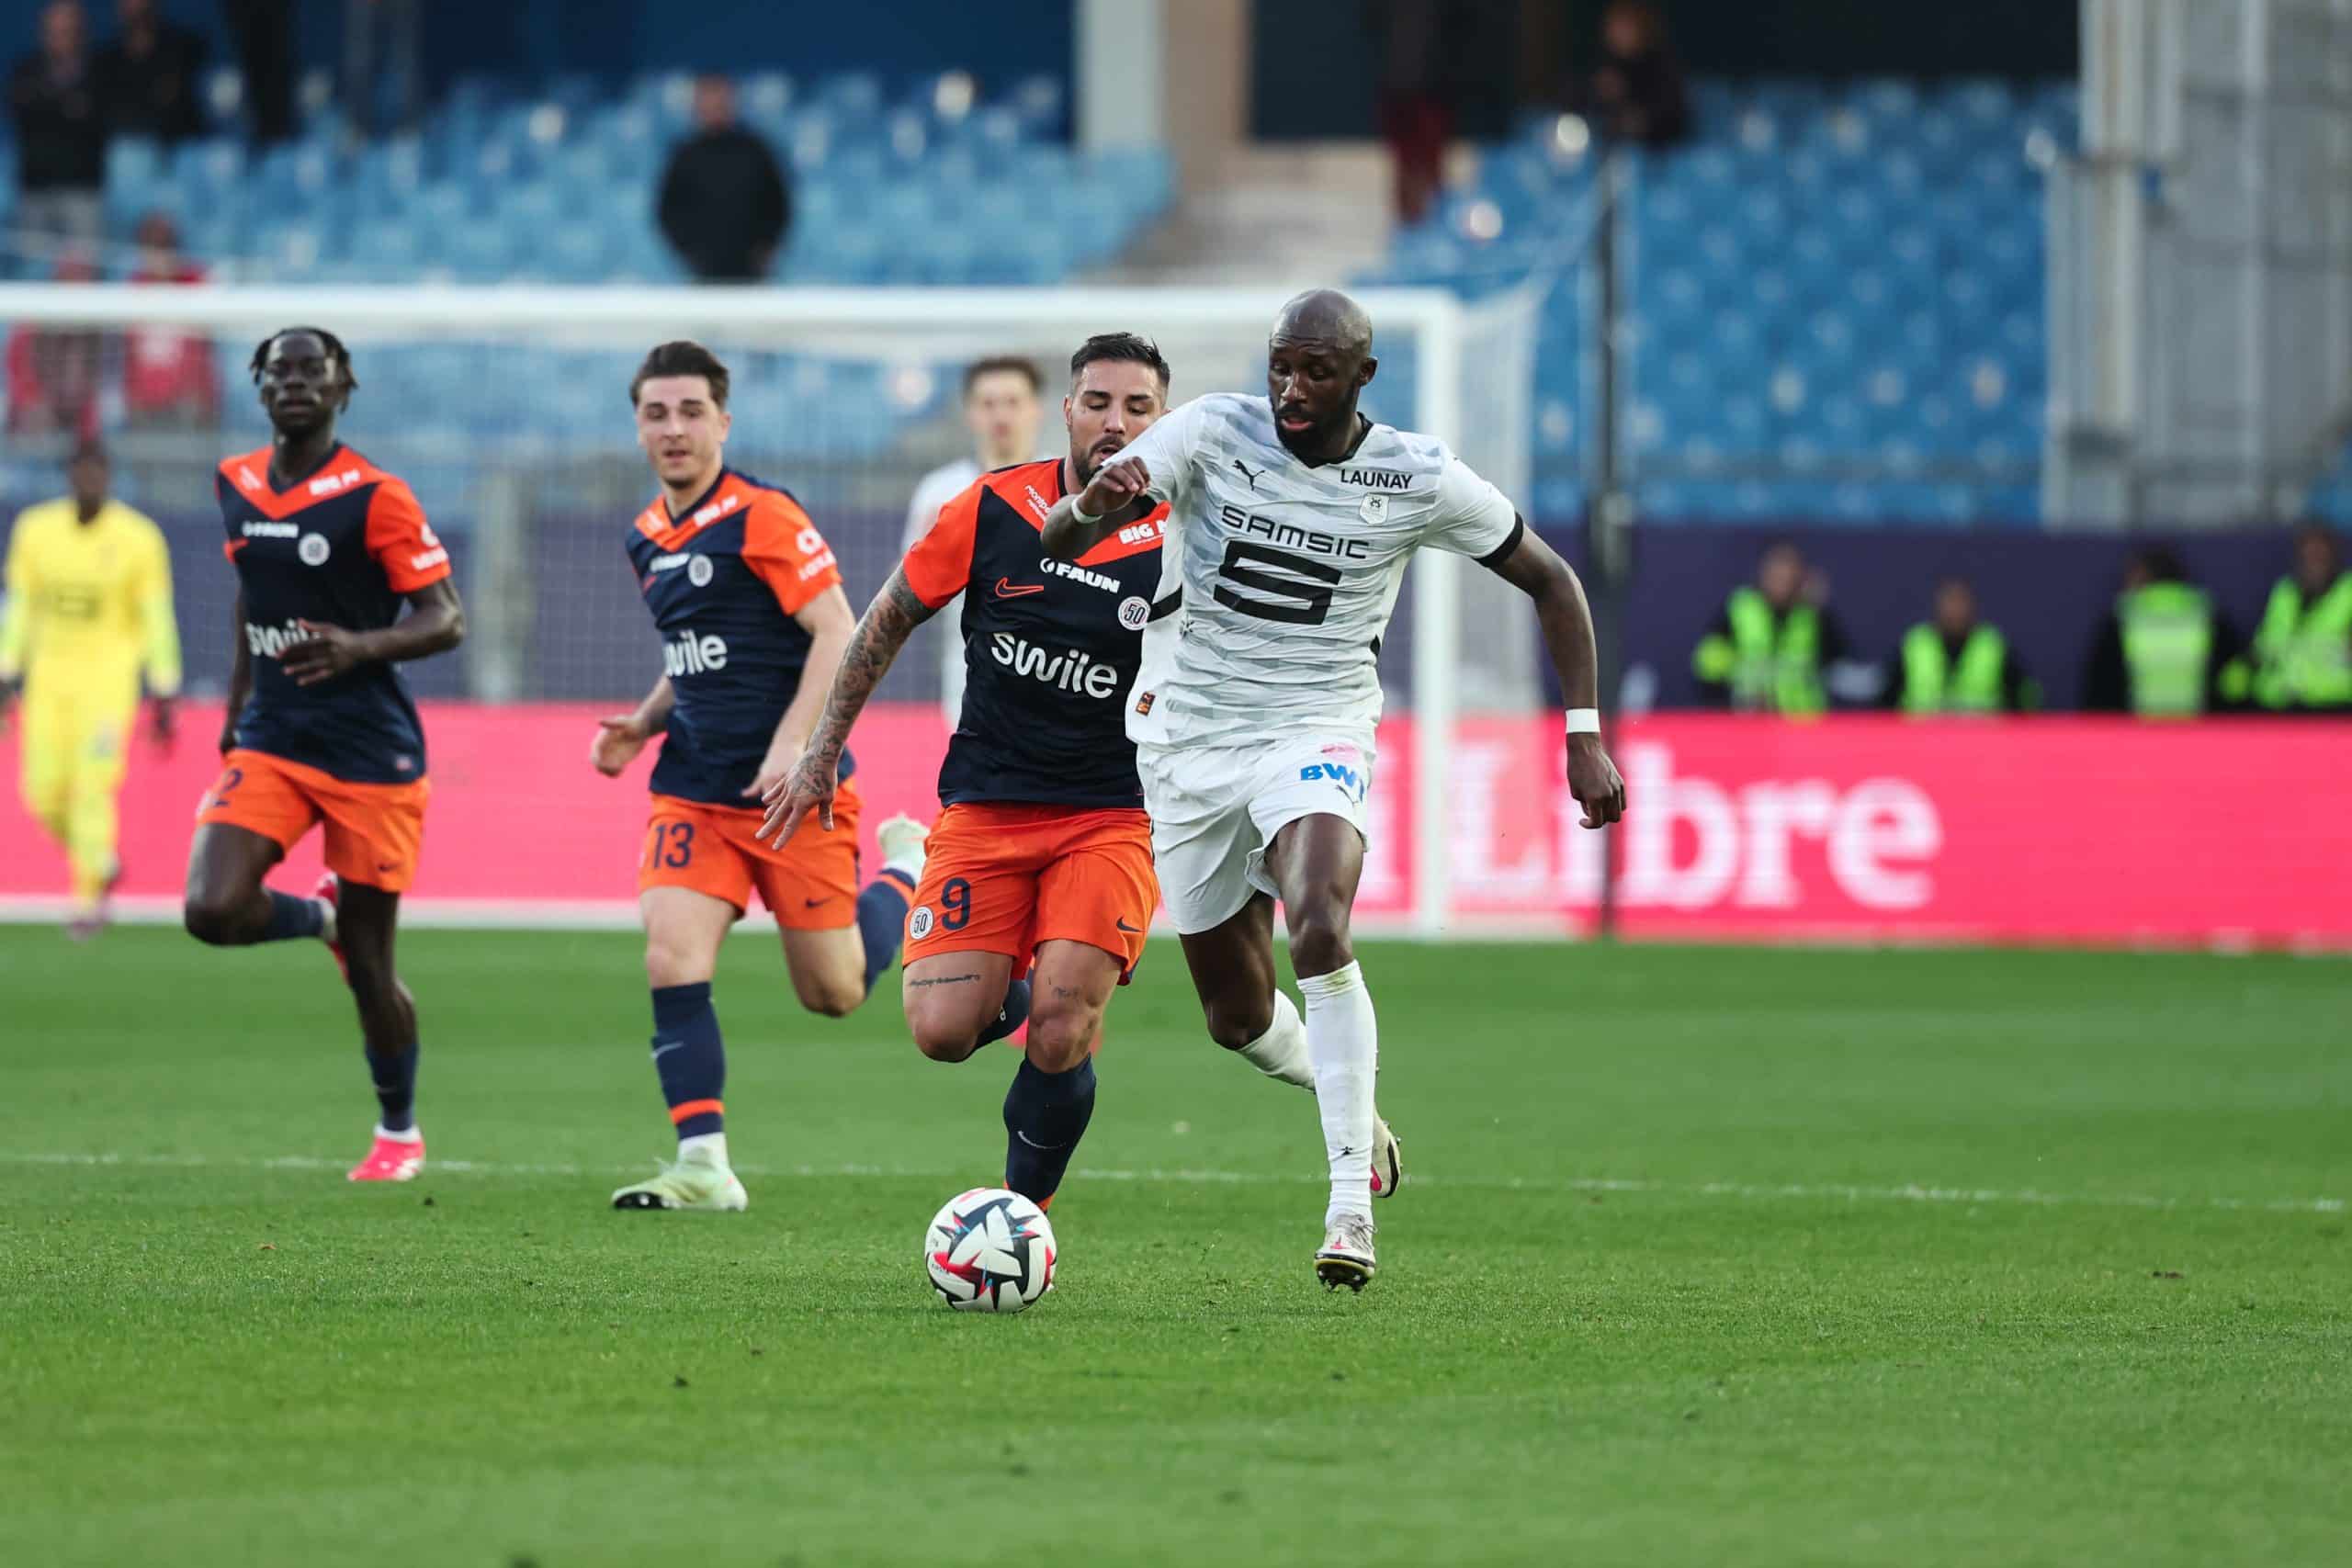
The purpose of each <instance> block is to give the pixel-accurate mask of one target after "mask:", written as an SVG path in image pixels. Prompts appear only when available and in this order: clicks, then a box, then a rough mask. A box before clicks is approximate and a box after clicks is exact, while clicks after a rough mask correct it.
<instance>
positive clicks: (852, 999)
mask: <svg viewBox="0 0 2352 1568" xmlns="http://www.w3.org/2000/svg"><path fill="white" fill-rule="evenodd" d="M794 989H795V992H796V994H797V996H798V997H799V998H800V1005H801V1006H802V1007H804V1008H807V1009H808V1010H809V1011H810V1012H813V1013H815V1014H817V1015H818V1016H819V1017H820V1018H847V1017H848V1016H849V1015H850V1014H852V1013H854V1012H855V1011H856V1010H857V1007H858V1004H859V1003H860V1002H862V1001H864V1000H865V992H864V991H862V990H860V989H859V988H858V987H857V986H856V985H855V983H854V982H852V983H847V984H844V983H843V982H842V981H838V980H819V981H813V982H809V983H805V984H797V985H796V986H795V987H794Z"/></svg>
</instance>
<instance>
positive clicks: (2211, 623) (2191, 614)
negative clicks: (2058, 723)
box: [2083, 545, 2239, 718]
mask: <svg viewBox="0 0 2352 1568" xmlns="http://www.w3.org/2000/svg"><path fill="white" fill-rule="evenodd" d="M2238 646H2239V645H2238V639H2237V634H2236V632H2235V630H2234V629H2233V627H2232V626H2230V624H2229V622H2228V620H2227V619H2226V618H2224V617H2223V616H2222V615H2221V614H2220V613H2219V612H2218V611H2216V610H2215V609H2214V608H2213V601H2212V598H2211V595H2209V594H2208V593H2207V592H2205V591H2204V590H2203V589H2201V588H2199V587H2197V586H2196V585H2195V584H2193V583H2191V582H2190V581H2188V569H2187V568H2186V567H2184V566H2183V565H2182V564H2181V560H2180V557H2179V556H2178V555H2177V554H2176V553H2175V552H2173V551H2172V550H2170V549H2168V548H2166V547H2164V546H2161V545H2159V546H2154V547H2150V548H2148V549H2144V550H2138V551H2135V552H2133V554H2132V556H2131V559H2130V560H2129V561H2127V562H2126V563H2125V564H2124V568H2123V592H2121V593H2120V594H2119V595H2117V597H2116V601H2115V608H2114V610H2113V611H2112V612H2111V613H2109V615H2108V617H2107V618H2106V619H2105V620H2104V621H2102V622H2100V623H2099V629H2098V637H2097V638H2096V639H2095V640H2094V641H2093V643H2092V644H2091V657H2090V663H2089V666H2088V669H2087V670H2086V672H2085V675H2084V678H2083V706H2084V707H2085V708H2086V709H2088V710H2089V711H2091V712H2093V713H2131V714H2137V715H2139V716H2141V717H2143V718H2188V717H2192V716H2195V715H2198V714H2200V713H2203V712H2205V711H2206V709H2207V708H2209V707H2211V705H2212V703H2213V698H2214V695H2215V685H2216V678H2217V676H2218V675H2219V673H2220V671H2221V670H2222V666H2223V665H2225V664H2226V663H2227V662H2228V661H2229V660H2231V659H2232V658H2233V656H2234V655H2235V654H2236V652H2237V650H2238Z"/></svg>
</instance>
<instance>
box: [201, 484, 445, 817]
mask: <svg viewBox="0 0 2352 1568" xmlns="http://www.w3.org/2000/svg"><path fill="white" fill-rule="evenodd" d="M213 490H214V491H215V493H216V494H217V495H218V496H219V497H220V521H221V523H222V525H224V526H225V527H226V528H227V530H228V535H229V537H228V543H227V546H226V548H227V551H228V556H229V560H230V563H231V564H232V565H233V566H234V567H235V568H236V569H237V582H238V585H239V587H240V588H241V589H243V593H244V600H245V625H244V634H245V647H246V649H247V650H248V651H249V652H250V653H251V654H252V655H253V673H254V680H253V694H252V696H251V697H250V698H249V699H248V700H247V701H246V703H245V709H244V712H243V713H242V714H240V715H238V716H237V735H236V743H237V744H238V745H239V746H242V747H243V748H245V749H246V750H253V751H266V752H268V753H269V754H270V755H271V756H273V757H283V758H285V759H286V760H287V761H293V762H301V763H304V764H306V765H307V766H310V767H313V768H317V769H319V770H321V771H322V772H323V773H329V774H332V775H333V776H334V777H335V778H338V779H343V780H345V781H347V782H349V783H352V784H408V783H411V782H413V781H414V780H417V779H421V778H423V777H424V725H423V724H421V723H419V722H418V720H417V716H416V704H415V702H414V701H413V700H412V699H411V698H410V696H409V693H408V682H407V681H406V680H405V679H404V678H403V677H402V676H401V671H400V667H399V666H398V665H395V664H362V665H360V666H359V667H358V668H356V669H355V670H351V671H345V673H343V674H341V675H337V676H335V677H334V679H332V680H328V681H322V682H319V683H318V684H316V685H312V686H298V685H296V684H295V683H294V681H293V679H292V677H290V676H288V674H287V673H286V669H285V666H284V665H283V664H282V663H280V662H279V660H281V658H282V657H283V656H284V654H285V652H286V650H287V649H288V648H290V647H292V646H293V645H294V644H295V643H298V642H300V641H301V640H303V636H304V634H303V632H302V629H301V627H300V626H298V625H296V623H297V622H299V621H310V622H312V623H313V624H317V625H324V626H341V627H343V628H344V629H345V630H346V631H355V632H372V631H381V630H382V629H383V628H385V627H386V626H390V625H391V624H392V623H393V622H395V621H397V620H399V619H400V617H401V603H402V601H403V600H404V599H405V598H406V596H407V595H409V594H411V593H413V592H416V591H417V590H418V589H420V588H424V587H427V586H429V585H431V584H433V583H435V582H438V581H441V580H442V579H443V578H445V577H447V576H448V575H449V552H448V551H447V550H446V549H444V548H443V547H442V545H441V541H440V540H439V539H438V538H437V537H435V535H434V532H433V525H431V524H430V523H427V522H426V521H425V520H424V508H422V507H420V506H419V505H417V503H416V496H415V494H414V493H413V491H410V489H409V488H408V486H407V485H406V484H404V483H402V482H401V480H400V479H395V478H394V477H393V476H391V475H390V474H388V473H386V472H384V470H383V469H381V468H378V467H376V465H375V464H373V463H371V462H369V461H368V459H367V458H365V457H361V456H360V455H359V454H358V453H356V452H355V451H353V450H352V449H351V448H350V447H348V446H337V447H336V448H335V449H334V453H333V455H331V456H330V457H328V458H327V460H326V462H325V463H323V464H322V465H321V466H320V468H319V470H318V471H317V472H316V473H314V474H312V475H311V476H310V477H309V478H308V479H297V480H295V481H294V482H293V483H292V484H290V485H288V486H287V487H286V488H285V489H283V490H280V489H278V488H277V487H276V486H275V485H273V484H271V483H270V480H269V450H268V448H266V447H264V448H263V449H262V450H260V451H258V452H248V453H246V454H244V455H243V457H231V458H229V459H228V460H226V461H225V462H223V463H222V464H221V465H220V471H219V472H218V473H217V474H216V475H215V476H214V478H213Z"/></svg>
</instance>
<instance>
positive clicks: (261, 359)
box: [245, 327, 359, 392]
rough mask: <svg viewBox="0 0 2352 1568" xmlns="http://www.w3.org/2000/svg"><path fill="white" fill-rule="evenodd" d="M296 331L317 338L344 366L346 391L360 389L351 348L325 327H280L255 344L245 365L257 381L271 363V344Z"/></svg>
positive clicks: (338, 363) (330, 356)
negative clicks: (352, 366)
mask: <svg viewBox="0 0 2352 1568" xmlns="http://www.w3.org/2000/svg"><path fill="white" fill-rule="evenodd" d="M294 333H309V334H310V335H311V336H312V337H314V338H317V339H318V340H319V342H320V343H321V344H322V345H324V347H325V348H326V351H327V357H328V358H330V359H333V360H334V362H335V363H336V364H337V365H340V366H342V367H343V389H344V390H345V392H356V391H357V390H358V389H359V378H358V377H357V376H356V375H355V374H354V373H353V372H352V368H351V350H349V349H347V348H345V347H344V346H343V340H342V339H341V338H339V337H337V336H335V335H334V333H331V332H329V331H327V330H326V328H324V327H280V328H278V329H277V331H276V332H274V333H270V334H269V335H268V336H267V337H266V338H264V339H262V340H261V342H259V343H257V344H254V356H253V358H252V359H251V360H250V361H249V362H247V364H246V367H245V368H246V369H248V370H250V371H252V372H253V378H254V381H255V382H259V381H260V380H261V372H262V367H263V366H265V365H266V364H268V363H269V350H270V345H271V344H275V343H276V342H277V340H278V339H279V338H282V337H290V336H291V335H293V334H294Z"/></svg>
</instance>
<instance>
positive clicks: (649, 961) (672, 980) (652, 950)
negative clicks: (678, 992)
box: [645, 937, 711, 990]
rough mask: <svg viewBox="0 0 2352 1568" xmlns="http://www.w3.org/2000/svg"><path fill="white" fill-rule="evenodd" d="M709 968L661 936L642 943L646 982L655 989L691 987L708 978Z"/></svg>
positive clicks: (703, 962) (698, 958)
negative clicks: (643, 946)
mask: <svg viewBox="0 0 2352 1568" xmlns="http://www.w3.org/2000/svg"><path fill="white" fill-rule="evenodd" d="M710 972H711V965H710V964H709V963H708V962H707V960H706V959H704V957H703V956H702V955H701V954H700V953H694V952H692V951H690V950H689V949H687V948H686V947H684V946H683V945H682V944H680V943H678V942H671V941H668V940H666V939H664V938H662V937H648V938H647V939H646V942H645V979H646V983H647V984H648V985H650V986H651V987H653V988H654V989H655V990H660V989H662V987H666V986H693V985H698V984H700V983H701V982H702V981H705V980H707V979H709V978H710Z"/></svg>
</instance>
